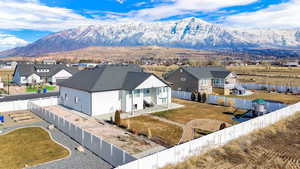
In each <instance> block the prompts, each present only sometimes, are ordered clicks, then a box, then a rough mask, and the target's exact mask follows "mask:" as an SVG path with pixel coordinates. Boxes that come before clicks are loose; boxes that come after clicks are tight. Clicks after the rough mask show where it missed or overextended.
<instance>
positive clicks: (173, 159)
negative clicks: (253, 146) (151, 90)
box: [117, 103, 300, 169]
mask: <svg viewBox="0 0 300 169" xmlns="http://www.w3.org/2000/svg"><path fill="white" fill-rule="evenodd" d="M299 111H300V103H297V104H294V105H291V106H288V107H285V108H283V109H280V110H277V111H275V112H272V113H269V114H266V115H264V116H260V117H257V118H255V119H252V120H249V121H246V122H244V123H240V124H238V125H234V126H232V127H229V128H225V129H223V130H220V131H217V132H215V133H212V134H209V135H206V136H204V137H200V138H198V139H195V140H192V141H190V142H187V143H184V144H180V145H177V146H175V147H172V148H170V149H167V150H164V151H161V152H158V153H155V154H152V155H150V156H147V157H144V158H141V159H138V160H136V161H133V162H130V163H128V164H125V165H123V166H120V167H118V168H117V169H157V168H161V167H164V166H165V165H167V164H175V163H179V162H182V161H184V160H186V159H187V158H189V157H191V156H193V155H199V154H202V153H205V152H207V151H208V150H211V149H213V148H217V147H219V146H222V145H225V144H226V143H228V142H229V141H232V140H233V139H237V138H238V137H240V136H243V135H246V134H249V133H251V132H253V131H255V130H258V129H262V128H265V127H267V126H269V125H271V124H274V123H276V122H278V121H280V120H282V119H284V118H286V117H288V116H291V115H293V114H295V113H296V112H299Z"/></svg>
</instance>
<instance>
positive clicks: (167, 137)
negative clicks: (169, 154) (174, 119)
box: [122, 115, 182, 146]
mask: <svg viewBox="0 0 300 169" xmlns="http://www.w3.org/2000/svg"><path fill="white" fill-rule="evenodd" d="M128 120H129V121H130V122H129V123H130V127H129V128H130V130H132V131H136V132H138V133H142V134H144V135H147V136H148V137H149V129H150V132H151V135H152V138H155V137H156V138H158V139H160V140H163V141H164V142H165V143H166V144H167V145H168V146H172V145H175V144H178V142H179V140H180V138H181V135H182V128H181V127H179V126H176V125H173V124H169V123H166V122H162V121H160V120H157V119H154V118H151V117H149V116H143V115H142V116H137V117H133V118H130V119H124V120H122V124H123V125H124V126H128Z"/></svg>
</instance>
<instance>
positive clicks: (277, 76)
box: [227, 66, 300, 86]
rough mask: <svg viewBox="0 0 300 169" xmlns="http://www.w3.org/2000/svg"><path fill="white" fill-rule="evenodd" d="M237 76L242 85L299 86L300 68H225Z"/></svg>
mask: <svg viewBox="0 0 300 169" xmlns="http://www.w3.org/2000/svg"><path fill="white" fill-rule="evenodd" d="M227 68H228V69H230V70H231V71H234V72H235V73H238V74H242V75H239V81H240V82H244V83H261V84H274V85H291V86H300V76H299V74H300V67H277V66H276V67H275V66H232V67H227Z"/></svg>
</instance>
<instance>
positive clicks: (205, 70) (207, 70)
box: [167, 66, 231, 79]
mask: <svg viewBox="0 0 300 169" xmlns="http://www.w3.org/2000/svg"><path fill="white" fill-rule="evenodd" d="M179 69H183V70H185V71H186V72H188V73H190V74H191V75H193V76H194V77H196V78H197V79H211V78H226V77H227V76H228V75H229V74H230V73H231V72H230V71H229V70H227V69H225V68H224V67H221V66H201V67H182V68H179ZM173 72H175V71H170V72H169V73H167V76H170V75H171V74H172V73H173Z"/></svg>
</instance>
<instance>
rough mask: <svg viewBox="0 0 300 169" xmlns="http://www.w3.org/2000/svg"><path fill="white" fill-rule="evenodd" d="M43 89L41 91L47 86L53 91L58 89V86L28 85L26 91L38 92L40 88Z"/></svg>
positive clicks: (48, 89)
mask: <svg viewBox="0 0 300 169" xmlns="http://www.w3.org/2000/svg"><path fill="white" fill-rule="evenodd" d="M39 88H40V89H41V92H43V89H44V88H46V89H47V91H53V90H55V89H56V86H51V85H36V86H28V87H27V88H26V92H30V93H31V92H38V89H39Z"/></svg>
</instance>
